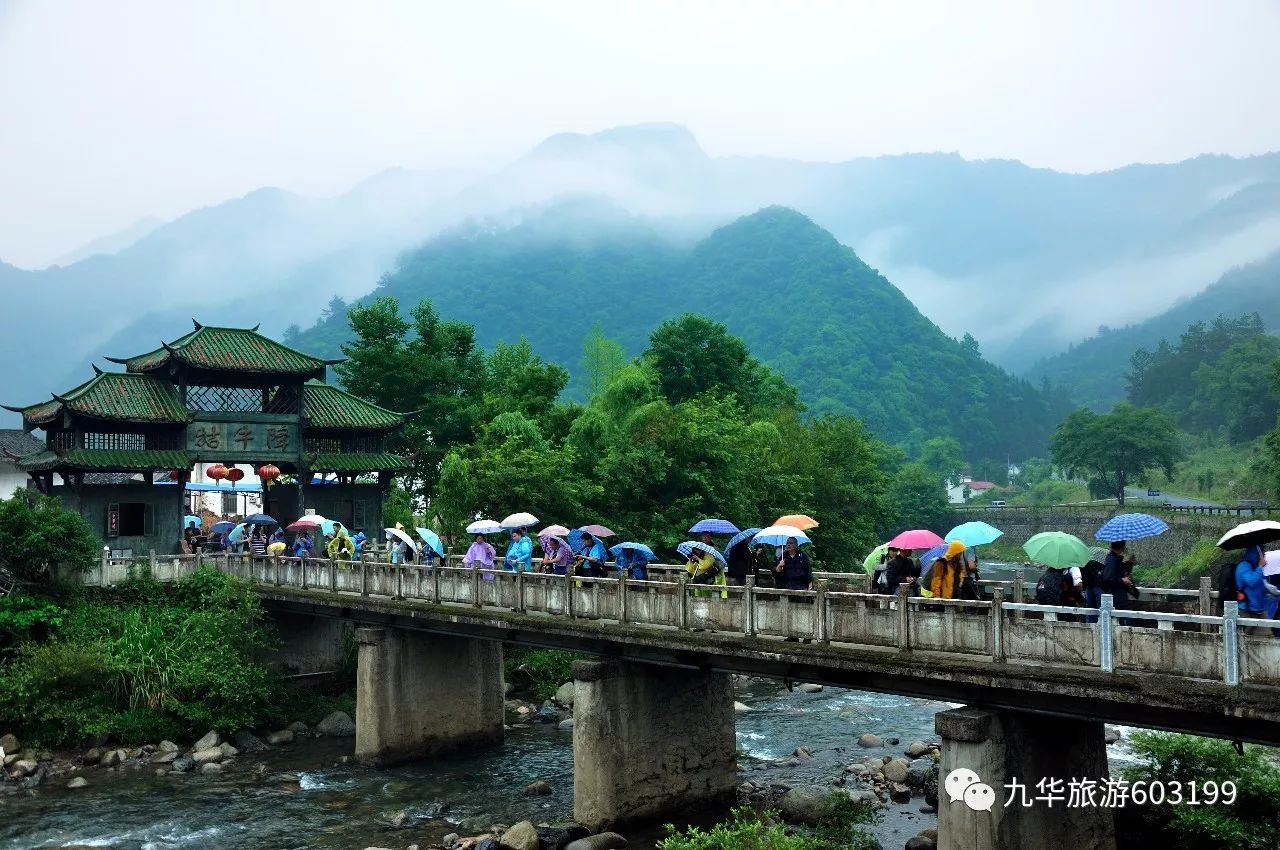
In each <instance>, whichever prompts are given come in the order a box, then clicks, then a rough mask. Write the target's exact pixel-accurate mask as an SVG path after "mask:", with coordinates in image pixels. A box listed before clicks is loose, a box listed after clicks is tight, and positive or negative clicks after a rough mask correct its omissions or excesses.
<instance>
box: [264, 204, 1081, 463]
mask: <svg viewBox="0 0 1280 850" xmlns="http://www.w3.org/2000/svg"><path fill="white" fill-rule="evenodd" d="M565 233H572V234H573V236H571V237H570V236H564V235H563V234H565ZM557 234H560V235H557ZM380 295H390V296H392V297H394V298H396V299H397V300H398V301H399V302H400V304H401V305H402V308H403V309H404V310H405V311H406V312H407V310H409V309H411V308H412V307H413V305H414V304H416V303H417V302H418V301H419V300H422V299H428V300H430V301H432V303H433V304H434V305H435V307H436V309H437V310H438V311H439V313H440V314H441V315H442V316H444V317H446V318H451V319H461V320H463V321H467V322H469V323H472V324H473V325H475V327H476V331H477V337H478V340H479V342H480V343H481V344H482V345H484V346H486V347H488V346H492V345H494V344H495V343H497V342H499V341H504V342H508V343H511V342H516V341H517V340H518V339H519V338H520V337H521V336H524V337H527V338H528V339H529V340H530V342H531V344H532V345H533V346H534V348H535V350H536V351H537V352H538V353H540V354H541V355H543V356H544V357H546V358H548V359H549V360H552V361H553V362H557V363H559V364H561V365H563V366H565V367H567V368H569V369H570V371H571V372H572V371H576V369H577V364H578V361H579V358H580V356H581V345H582V340H583V337H584V336H586V334H587V333H588V332H589V331H590V329H591V327H592V326H593V324H594V323H596V322H600V323H601V325H602V326H603V328H604V329H605V331H606V333H608V334H610V335H612V336H614V337H616V338H617V339H619V341H620V342H622V343H623V345H624V347H626V349H627V350H628V352H629V353H632V354H635V353H638V352H639V351H640V350H642V349H643V348H644V346H645V344H646V338H647V336H648V334H649V332H650V331H652V330H653V329H654V328H655V327H657V325H658V324H659V323H661V322H662V321H663V320H665V319H668V318H673V317H676V316H679V315H681V314H683V313H686V312H695V313H701V314H703V315H706V316H709V317H711V318H713V319H715V320H717V321H721V322H724V323H725V324H726V325H727V326H728V328H729V330H730V331H731V332H733V333H735V334H737V335H739V336H741V337H742V338H743V339H744V340H745V341H746V343H747V345H748V346H749V347H750V348H751V350H752V353H753V354H754V355H755V356H757V357H759V358H760V359H761V360H762V361H764V362H765V363H767V364H769V365H770V366H773V367H774V368H776V369H778V370H780V371H781V372H782V373H783V374H784V375H785V376H786V377H787V378H788V380H790V381H791V382H793V383H794V384H795V385H796V386H797V387H798V388H799V389H800V392H801V396H802V398H803V399H804V401H805V402H806V403H807V404H808V405H809V406H810V409H811V412H813V413H815V414H822V413H828V412H831V413H855V414H857V415H859V416H861V417H862V418H864V419H865V420H866V421H867V422H868V424H869V425H870V427H871V428H872V429H873V430H874V431H876V432H877V433H879V434H881V435H882V436H884V437H886V438H888V439H891V440H895V441H900V442H912V441H922V440H923V439H927V438H928V437H930V436H934V435H936V434H939V433H950V434H952V435H954V436H955V437H956V438H957V439H958V440H959V441H960V442H961V444H962V445H964V446H965V448H966V449H967V450H968V451H969V452H970V453H971V456H972V457H974V458H995V457H999V458H1004V457H1006V456H1007V455H1013V456H1015V457H1024V456H1027V455H1028V454H1032V453H1036V452H1041V451H1043V450H1044V446H1045V442H1046V440H1047V437H1048V435H1049V433H1050V431H1051V430H1052V427H1053V425H1054V424H1055V423H1056V421H1057V419H1058V417H1059V416H1060V415H1061V414H1062V413H1063V412H1064V411H1063V410H1060V409H1057V408H1055V407H1054V406H1053V404H1052V403H1051V402H1050V401H1049V400H1047V399H1046V398H1045V397H1043V396H1042V395H1041V394H1040V393H1039V392H1038V391H1037V390H1036V389H1035V388H1033V387H1032V386H1031V385H1030V384H1028V383H1026V382H1025V381H1021V380H1018V379H1016V378H1013V377H1011V376H1010V375H1008V374H1007V373H1005V372H1003V371H1001V370H1000V369H999V368H997V367H995V366H993V365H991V364H989V363H987V362H986V361H984V360H983V359H982V358H981V357H980V356H979V355H978V353H977V352H976V350H974V349H972V348H966V347H965V346H963V345H961V344H960V343H959V342H957V341H956V340H954V339H951V338H949V337H948V336H946V335H945V334H944V333H942V331H940V330H939V329H938V328H937V327H936V326H935V325H934V324H933V323H931V322H930V321H929V320H928V319H927V318H925V317H924V316H922V315H921V314H920V313H919V311H918V310H916V308H915V307H914V306H913V305H912V304H911V302H910V301H909V300H908V299H907V298H906V297H905V296H904V295H903V294H902V293H901V292H899V291H898V290H897V289H896V288H894V286H893V285H892V284H891V283H889V281H887V280H886V279H885V278H884V277H883V276H881V275H880V274H878V273H877V272H876V271H875V270H874V269H872V268H870V267H869V266H867V265H866V264H865V263H863V262H862V261H861V260H860V259H859V258H858V257H857V255H856V254H855V253H854V252H853V251H852V250H851V249H849V248H847V247H845V246H843V245H841V244H840V243H839V242H837V241H836V239H835V238H834V237H833V236H832V235H831V234H830V233H828V232H826V231H825V230H823V229H822V228H820V227H818V226H817V225H816V224H815V223H814V222H812V221H811V220H810V219H808V218H807V217H805V216H803V215H801V214H800V213H798V212H795V211H794V210H790V209H785V208H782V207H770V208H767V209H764V210H761V211H759V212H757V213H754V214H752V215H749V216H746V217H743V218H741V219H738V220H736V221H734V222H732V223H730V224H727V225H725V226H723V227H721V228H718V229H717V230H715V231H714V232H713V233H711V234H710V235H709V236H707V237H706V238H704V239H702V240H700V241H698V242H697V243H696V244H694V245H693V246H692V247H687V246H685V245H683V244H682V243H680V242H678V241H676V240H674V239H672V238H671V237H670V236H669V235H666V234H663V233H662V232H660V231H659V230H656V229H654V228H653V227H651V226H649V225H648V224H646V223H645V221H644V220H642V219H629V218H628V217H627V216H626V215H625V214H623V213H621V212H619V211H617V210H612V209H611V208H608V207H603V206H601V205H599V204H598V203H590V202H576V203H570V204H566V205H559V206H553V207H550V208H548V209H547V210H546V211H545V212H544V214H543V216H542V217H540V218H538V219H535V220H532V221H530V222H526V223H524V224H521V225H518V226H516V227H514V228H512V229H510V230H507V231H488V232H483V233H470V234H468V233H459V234H454V235H449V236H444V237H441V238H439V239H437V240H434V241H433V242H431V243H428V244H427V245H425V246H423V247H422V248H420V249H418V250H417V251H414V252H411V253H409V254H406V255H405V256H404V257H403V258H402V261H401V265H400V267H399V269H397V270H396V271H395V272H393V273H391V274H389V275H387V276H386V277H384V278H383V279H382V281H381V282H380V283H379V285H378V288H377V289H376V290H375V291H374V293H372V296H371V297H374V296H380ZM349 333H350V332H349V329H348V327H347V325H346V317H345V315H334V316H330V317H328V318H327V319H325V320H323V321H321V322H319V323H318V324H316V325H315V326H313V327H311V328H308V329H306V330H303V331H300V332H296V333H293V334H291V335H290V336H289V337H288V339H287V341H288V342H289V343H290V344H292V345H296V346H298V347H300V348H302V349H304V350H307V351H314V352H316V353H319V354H322V355H325V356H333V355H338V354H340V346H341V343H342V341H343V340H345V339H347V338H348V337H349Z"/></svg>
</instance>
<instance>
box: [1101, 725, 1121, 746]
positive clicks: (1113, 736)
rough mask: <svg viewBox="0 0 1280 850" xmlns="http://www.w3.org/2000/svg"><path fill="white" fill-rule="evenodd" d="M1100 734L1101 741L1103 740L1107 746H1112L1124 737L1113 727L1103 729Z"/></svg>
mask: <svg viewBox="0 0 1280 850" xmlns="http://www.w3.org/2000/svg"><path fill="white" fill-rule="evenodd" d="M1102 734H1103V740H1105V741H1106V742H1107V743H1108V744H1114V743H1116V742H1117V741H1119V740H1120V739H1121V738H1122V737H1124V736H1123V735H1121V734H1120V730H1119V729H1117V728H1116V727H1114V726H1106V727H1104V728H1103V730H1102Z"/></svg>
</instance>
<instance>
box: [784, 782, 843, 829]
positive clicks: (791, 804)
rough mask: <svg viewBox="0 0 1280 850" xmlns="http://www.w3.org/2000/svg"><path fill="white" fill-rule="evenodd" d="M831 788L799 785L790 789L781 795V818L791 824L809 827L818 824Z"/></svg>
mask: <svg viewBox="0 0 1280 850" xmlns="http://www.w3.org/2000/svg"><path fill="white" fill-rule="evenodd" d="M832 790H833V789H831V788H828V787H826V786H823V785H801V786H800V787H798V788H792V789H791V790H789V791H787V793H786V794H783V795H782V806H781V808H782V817H783V819H784V820H787V821H789V822H791V823H804V824H809V825H810V826H813V825H816V824H817V823H818V818H819V817H821V816H822V807H823V806H825V805H826V803H827V798H828V797H830V796H831V793H832Z"/></svg>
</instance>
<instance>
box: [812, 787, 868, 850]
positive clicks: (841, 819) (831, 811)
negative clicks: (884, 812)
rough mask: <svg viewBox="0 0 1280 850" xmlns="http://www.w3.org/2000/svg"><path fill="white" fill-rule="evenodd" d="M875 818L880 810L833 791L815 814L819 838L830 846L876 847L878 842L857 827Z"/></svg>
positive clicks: (858, 849)
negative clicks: (818, 812)
mask: <svg viewBox="0 0 1280 850" xmlns="http://www.w3.org/2000/svg"><path fill="white" fill-rule="evenodd" d="M878 820H880V810H879V809H878V808H876V807H875V806H874V805H872V804H871V803H868V802H866V801H855V800H852V799H850V797H849V795H848V794H843V793H841V792H839V791H833V792H832V793H831V796H829V797H827V802H826V803H825V804H823V806H822V813H821V814H820V815H819V816H818V839H819V840H820V841H821V842H822V843H823V844H824V845H826V846H827V847H832V848H835V847H849V848H852V849H853V850H877V848H879V846H880V844H879V842H877V841H876V839H875V837H874V836H872V835H870V834H868V833H866V832H864V831H863V830H862V829H861V828H860V827H861V826H862V825H863V824H868V823H875V822H877V821H878Z"/></svg>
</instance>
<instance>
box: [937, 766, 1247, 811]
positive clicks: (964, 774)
mask: <svg viewBox="0 0 1280 850" xmlns="http://www.w3.org/2000/svg"><path fill="white" fill-rule="evenodd" d="M942 784H943V787H944V788H945V789H946V791H947V796H948V798H949V799H950V801H951V802H952V803H960V802H962V803H964V804H965V805H966V806H968V807H969V808H970V809H972V810H974V811H981V812H989V811H991V809H992V806H993V805H994V803H995V799H994V793H995V792H994V789H992V787H991V786H990V785H986V784H984V783H983V782H982V778H981V777H980V776H978V774H976V773H974V772H973V771H972V770H969V769H968V768H956V769H955V770H953V771H951V772H950V773H948V774H947V777H946V779H945V780H943V783H942ZM1004 790H1005V794H1006V796H1005V800H1004V807H1005V808H1006V809H1007V808H1009V807H1010V806H1018V807H1021V808H1030V807H1032V806H1035V805H1041V806H1047V807H1049V808H1051V809H1052V808H1053V807H1055V806H1057V807H1059V808H1067V809H1089V808H1103V809H1122V808H1124V807H1125V806H1126V805H1128V804H1130V803H1132V804H1134V805H1135V806H1145V805H1153V806H1159V805H1162V804H1164V803H1171V804H1173V805H1180V804H1184V805H1188V806H1213V805H1217V804H1219V803H1221V804H1222V805H1224V806H1230V805H1232V804H1234V803H1235V801H1236V797H1237V795H1238V794H1239V790H1238V789H1237V787H1236V784H1235V783H1234V782H1232V781H1231V780H1229V779H1228V780H1226V781H1225V782H1215V781H1214V780H1208V781H1205V782H1179V781H1169V782H1161V781H1160V780H1155V781H1153V782H1142V781H1137V782H1129V781H1128V780H1125V779H1117V778H1115V777H1110V776H1108V777H1103V778H1101V779H1092V778H1089V777H1083V778H1079V777H1073V778H1071V779H1068V780H1062V779H1058V778H1056V777H1045V778H1043V779H1041V780H1039V781H1037V782H1035V783H1033V784H1032V785H1030V786H1028V785H1026V784H1025V783H1023V782H1021V781H1019V780H1018V778H1017V777H1016V776H1015V777H1014V778H1013V779H1012V780H1010V781H1009V782H1006V783H1004Z"/></svg>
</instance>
